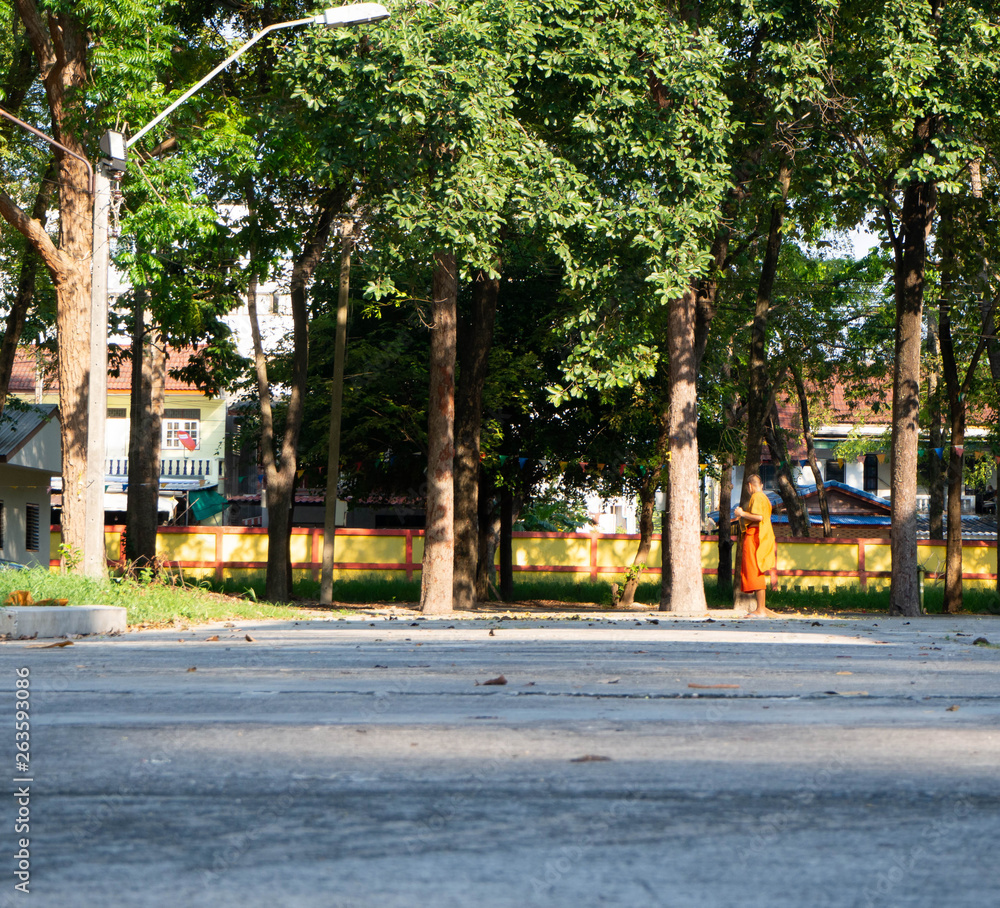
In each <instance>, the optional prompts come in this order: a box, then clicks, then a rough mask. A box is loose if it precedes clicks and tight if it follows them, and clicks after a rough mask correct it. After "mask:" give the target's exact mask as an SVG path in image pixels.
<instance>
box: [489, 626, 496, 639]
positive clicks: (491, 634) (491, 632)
mask: <svg viewBox="0 0 1000 908" xmlns="http://www.w3.org/2000/svg"><path fill="white" fill-rule="evenodd" d="M490 636H491V637H495V636H496V634H494V633H493V628H490Z"/></svg>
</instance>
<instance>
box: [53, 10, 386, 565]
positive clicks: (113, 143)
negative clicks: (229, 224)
mask: <svg viewBox="0 0 1000 908" xmlns="http://www.w3.org/2000/svg"><path fill="white" fill-rule="evenodd" d="M387 18H389V11H388V10H387V9H386V8H385V7H384V6H382V5H381V4H380V3H355V4H350V5H347V6H339V7H332V8H330V9H327V10H325V11H324V12H322V13H320V14H319V15H316V16H309V17H307V18H305V19H294V20H292V21H289V22H276V23H274V24H273V25H269V26H267V28H264V29H262V30H261V31H259V32H257V33H256V34H255V35H254V36H253V37H252V38H250V40H249V41H247V42H246V43H245V44H243V45H242V46H241V47H239V48H238V49H237V50H236V51H235V52H234V53H232V54H231V55H230V56H229V57H227V58H226V59H225V60H223V61H222V63H220V64H219V65H218V66H216V67H215V69H213V70H212V71H211V72H210V73H209V74H208V75H207V76H205V78H203V79H202V80H201V81H200V82H198V83H196V84H195V85H193V86H192V87H191V88H189V89H188V90H187V91H186V92H184V94H183V95H181V96H180V97H179V98H178V99H177V100H176V101H174V102H173V103H172V104H171V105H170V106H169V107H167V108H166V109H164V110H163V111H162V113H160V114H159V115H158V116H156V117H155V118H153V119H152V120H150V121H149V123H147V124H146V125H145V126H143V127H142V129H140V130H139V131H138V132H137V133H135V134H134V135H133V136H132V137H131V138H130V139H128V140H127V141H126V140H125V137H124V136H123V135H122V134H121V133H117V132H111V131H109V132H107V133H105V134H104V136H103V137H102V139H101V151H102V152H103V153H104V154H105V155H106V158H105V159H103V160H102V161H101V164H100V165H99V166H98V168H97V170H96V171H95V172H94V261H93V272H92V274H93V280H92V287H93V291H92V295H91V313H90V332H91V333H90V409H89V414H88V417H89V419H88V421H89V431H88V433H87V439H88V441H87V454H88V456H87V519H86V530H85V536H84V554H83V570H84V573H85V574H87V575H88V576H91V577H97V576H102V575H103V574H104V572H105V567H106V561H105V549H104V453H105V452H104V439H105V434H106V423H107V396H108V337H107V335H108V307H107V303H108V272H109V270H110V267H111V261H110V255H109V251H108V241H107V239H108V220H109V218H108V210H109V208H110V206H111V184H110V175H118V176H120V175H122V174H124V172H125V168H126V166H127V160H128V149H129V148H131V147H132V146H133V145H134V144H135V143H136V142H138V141H139V139H141V138H142V137H143V136H144V135H145V134H146V133H147V132H149V131H150V130H151V129H152V128H153V127H154V126H156V125H157V124H158V123H160V122H162V121H163V120H164V119H165V118H166V117H167V116H169V115H170V114H171V113H172V112H173V111H175V110H176V109H177V108H178V107H180V106H181V104H183V103H184V102H185V101H187V100H188V98H190V97H191V96H192V95H193V94H195V93H196V92H197V91H198V90H199V89H200V88H201V87H202V86H203V85H205V84H206V83H208V82H210V81H211V80H212V79H213V78H215V76H217V75H218V74H219V73H220V72H222V71H223V70H224V69H225V68H226V67H227V66H229V64H230V63H232V62H233V61H234V60H236V59H237V58H238V57H240V56H242V55H243V54H244V53H246V52H247V51H248V50H249V49H250V48H251V47H253V46H254V45H255V44H256V43H257V42H258V41H260V39H261V38H263V37H264V36H265V35H268V34H270V33H271V32H273V31H277V30H278V29H283V28H292V27H294V26H298V25H329V26H335V27H337V26H349V25H364V24H366V23H369V22H380V21H382V20H383V19H387ZM70 153H71V154H72V152H70ZM151 441H153V440H152V439H151Z"/></svg>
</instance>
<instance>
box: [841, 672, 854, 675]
mask: <svg viewBox="0 0 1000 908" xmlns="http://www.w3.org/2000/svg"><path fill="white" fill-rule="evenodd" d="M837 674H838V675H853V674H854V672H837Z"/></svg>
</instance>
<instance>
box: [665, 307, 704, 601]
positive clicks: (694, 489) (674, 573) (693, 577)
mask: <svg viewBox="0 0 1000 908" xmlns="http://www.w3.org/2000/svg"><path fill="white" fill-rule="evenodd" d="M696 305H697V300H696V293H695V290H694V289H691V290H689V291H687V292H686V293H684V294H683V295H682V296H679V297H676V298H675V299H672V300H671V301H670V303H669V307H668V322H667V344H668V355H669V368H670V383H669V386H668V387H669V390H668V400H669V403H668V408H667V432H668V445H669V463H670V485H669V487H668V488H667V490H666V495H667V499H668V501H669V511H670V530H669V536H670V545H669V549H670V551H669V554H668V560H669V564H670V582H671V590H670V600H669V603H667V602H664V600H662V599H661V601H660V608H661V610H664V611H671V612H673V613H674V614H678V615H704V614H705V612H706V610H707V608H708V606H707V604H706V601H705V583H704V580H703V579H702V573H701V514H700V508H699V501H698V494H699V482H698V479H699V476H698V397H697V380H698V369H697V363H696V362H695V316H696Z"/></svg>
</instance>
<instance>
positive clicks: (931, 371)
mask: <svg viewBox="0 0 1000 908" xmlns="http://www.w3.org/2000/svg"><path fill="white" fill-rule="evenodd" d="M940 319H941V314H940V309H939V310H938V317H937V318H935V317H934V312H933V310H932V311H931V312H929V313H928V316H927V357H926V362H927V421H928V440H929V441H930V450H929V451H928V452H927V485H928V490H929V492H930V506H929V509H928V510H929V517H930V538H931V539H944V525H943V520H942V515H943V513H944V483H943V481H942V480H943V477H942V475H941V458H940V457H938V454H937V452H938V451H939V450H941V449H942V448H943V447H944V440H943V435H944V430H943V426H942V414H941V348H940V342H939V340H938V338H939V333H940Z"/></svg>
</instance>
